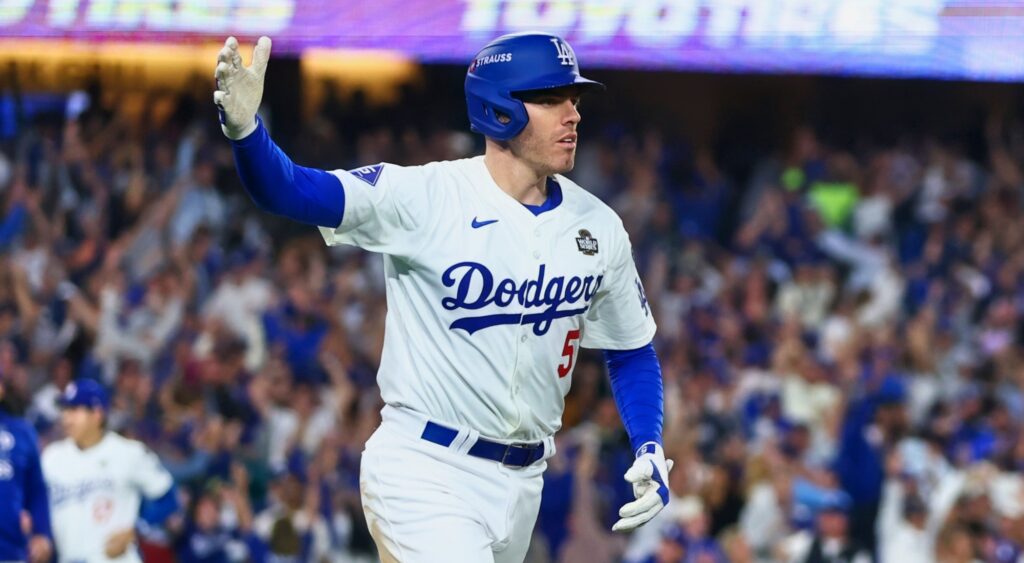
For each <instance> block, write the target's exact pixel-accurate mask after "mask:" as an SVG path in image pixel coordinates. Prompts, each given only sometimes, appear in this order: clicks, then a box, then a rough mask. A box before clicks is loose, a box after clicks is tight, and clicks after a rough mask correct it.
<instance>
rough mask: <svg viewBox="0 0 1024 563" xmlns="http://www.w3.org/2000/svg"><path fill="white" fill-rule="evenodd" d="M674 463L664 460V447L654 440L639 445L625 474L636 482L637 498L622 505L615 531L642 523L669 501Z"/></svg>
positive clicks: (634, 483)
mask: <svg viewBox="0 0 1024 563" xmlns="http://www.w3.org/2000/svg"><path fill="white" fill-rule="evenodd" d="M673 465H675V463H674V462H673V461H672V460H671V459H670V460H667V461H666V460H665V450H663V449H662V448H661V446H659V445H658V444H656V443H654V442H647V443H646V444H644V445H642V446H640V448H639V449H637V456H636V461H634V462H633V466H632V467H630V468H629V469H628V470H627V471H626V474H625V475H624V478H625V479H626V480H627V481H629V482H630V483H632V484H633V496H634V497H636V500H635V501H633V502H630V503H627V504H625V505H623V507H622V508H620V509H619V521H618V522H616V523H615V525H614V526H612V531H613V532H628V531H630V530H633V529H635V528H638V527H640V526H643V525H644V524H646V523H647V522H648V521H650V519H651V518H654V516H655V515H656V514H657V513H659V512H661V509H662V508H665V505H667V504H668V472H669V471H670V470H671V469H672V466H673Z"/></svg>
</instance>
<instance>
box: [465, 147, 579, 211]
mask: <svg viewBox="0 0 1024 563" xmlns="http://www.w3.org/2000/svg"><path fill="white" fill-rule="evenodd" d="M473 160H475V162H476V165H477V166H479V170H480V174H482V176H483V177H484V178H485V179H486V180H485V182H486V185H485V186H483V189H482V190H481V191H482V192H483V193H484V195H485V196H486V197H487V198H488V199H491V200H492V201H494V202H495V204H497V205H500V206H502V207H507V208H509V209H510V210H511V209H512V208H515V209H519V210H520V211H519V213H517V214H520V213H521V216H524V218H530V219H533V218H538V219H539V218H542V216H543V215H545V214H547V212H548V211H554V210H556V209H558V208H559V207H561V204H562V199H563V196H562V186H561V185H560V184H559V183H558V180H556V179H555V178H552V177H549V178H548V184H547V185H548V197H547V199H546V200H544V203H541V204H540V205H526V204H525V203H522V202H521V201H519V200H517V199H516V198H514V197H512V196H510V195H508V193H506V192H505V190H503V189H501V186H499V185H498V184H497V183H496V182H495V181H494V178H493V177H491V172H490V170H488V169H487V165H486V164H484V157H483V156H478V157H476V158H475V159H473ZM523 212H525V213H523ZM514 213H515V212H514ZM543 218H544V219H547V218H548V217H543Z"/></svg>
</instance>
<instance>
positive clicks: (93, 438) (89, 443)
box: [75, 428, 106, 450]
mask: <svg viewBox="0 0 1024 563" xmlns="http://www.w3.org/2000/svg"><path fill="white" fill-rule="evenodd" d="M105 434H106V431H105V430H103V429H102V428H100V429H99V430H98V431H96V432H90V433H88V434H86V435H84V436H82V437H81V438H80V439H78V440H75V445H76V446H78V449H80V450H87V449H89V448H91V447H93V446H95V445H96V444H99V443H100V442H101V441H102V440H103V436H104V435H105Z"/></svg>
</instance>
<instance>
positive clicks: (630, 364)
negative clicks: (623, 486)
mask: <svg viewBox="0 0 1024 563" xmlns="http://www.w3.org/2000/svg"><path fill="white" fill-rule="evenodd" d="M604 360H605V363H607V364H608V378H609V379H610V380H611V383H612V396H613V397H614V398H615V404H616V406H618V408H619V416H621V417H622V424H623V425H625V427H626V433H627V434H628V435H629V441H630V443H631V444H632V445H633V451H636V450H637V449H639V448H640V446H642V445H643V444H645V443H647V442H655V443H657V444H661V428H662V418H663V412H662V411H663V402H664V400H663V390H662V383H661V364H659V363H658V356H657V354H655V353H654V344H648V345H647V346H644V347H643V348H637V349H636V350H605V351H604Z"/></svg>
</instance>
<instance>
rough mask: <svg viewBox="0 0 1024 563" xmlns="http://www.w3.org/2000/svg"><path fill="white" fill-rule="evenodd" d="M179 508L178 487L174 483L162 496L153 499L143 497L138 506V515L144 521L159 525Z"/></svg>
mask: <svg viewBox="0 0 1024 563" xmlns="http://www.w3.org/2000/svg"><path fill="white" fill-rule="evenodd" d="M178 508H179V503H178V489H177V487H175V486H174V485H171V488H169V489H167V492H166V493H164V494H163V496H161V497H159V498H155V499H143V501H142V505H141V506H140V507H139V516H140V517H141V518H142V519H143V520H145V521H146V522H148V523H150V524H153V525H154V526H159V525H161V524H163V523H164V520H167V518H168V517H169V516H170V515H171V514H174V513H175V512H176V511H177V510H178Z"/></svg>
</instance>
